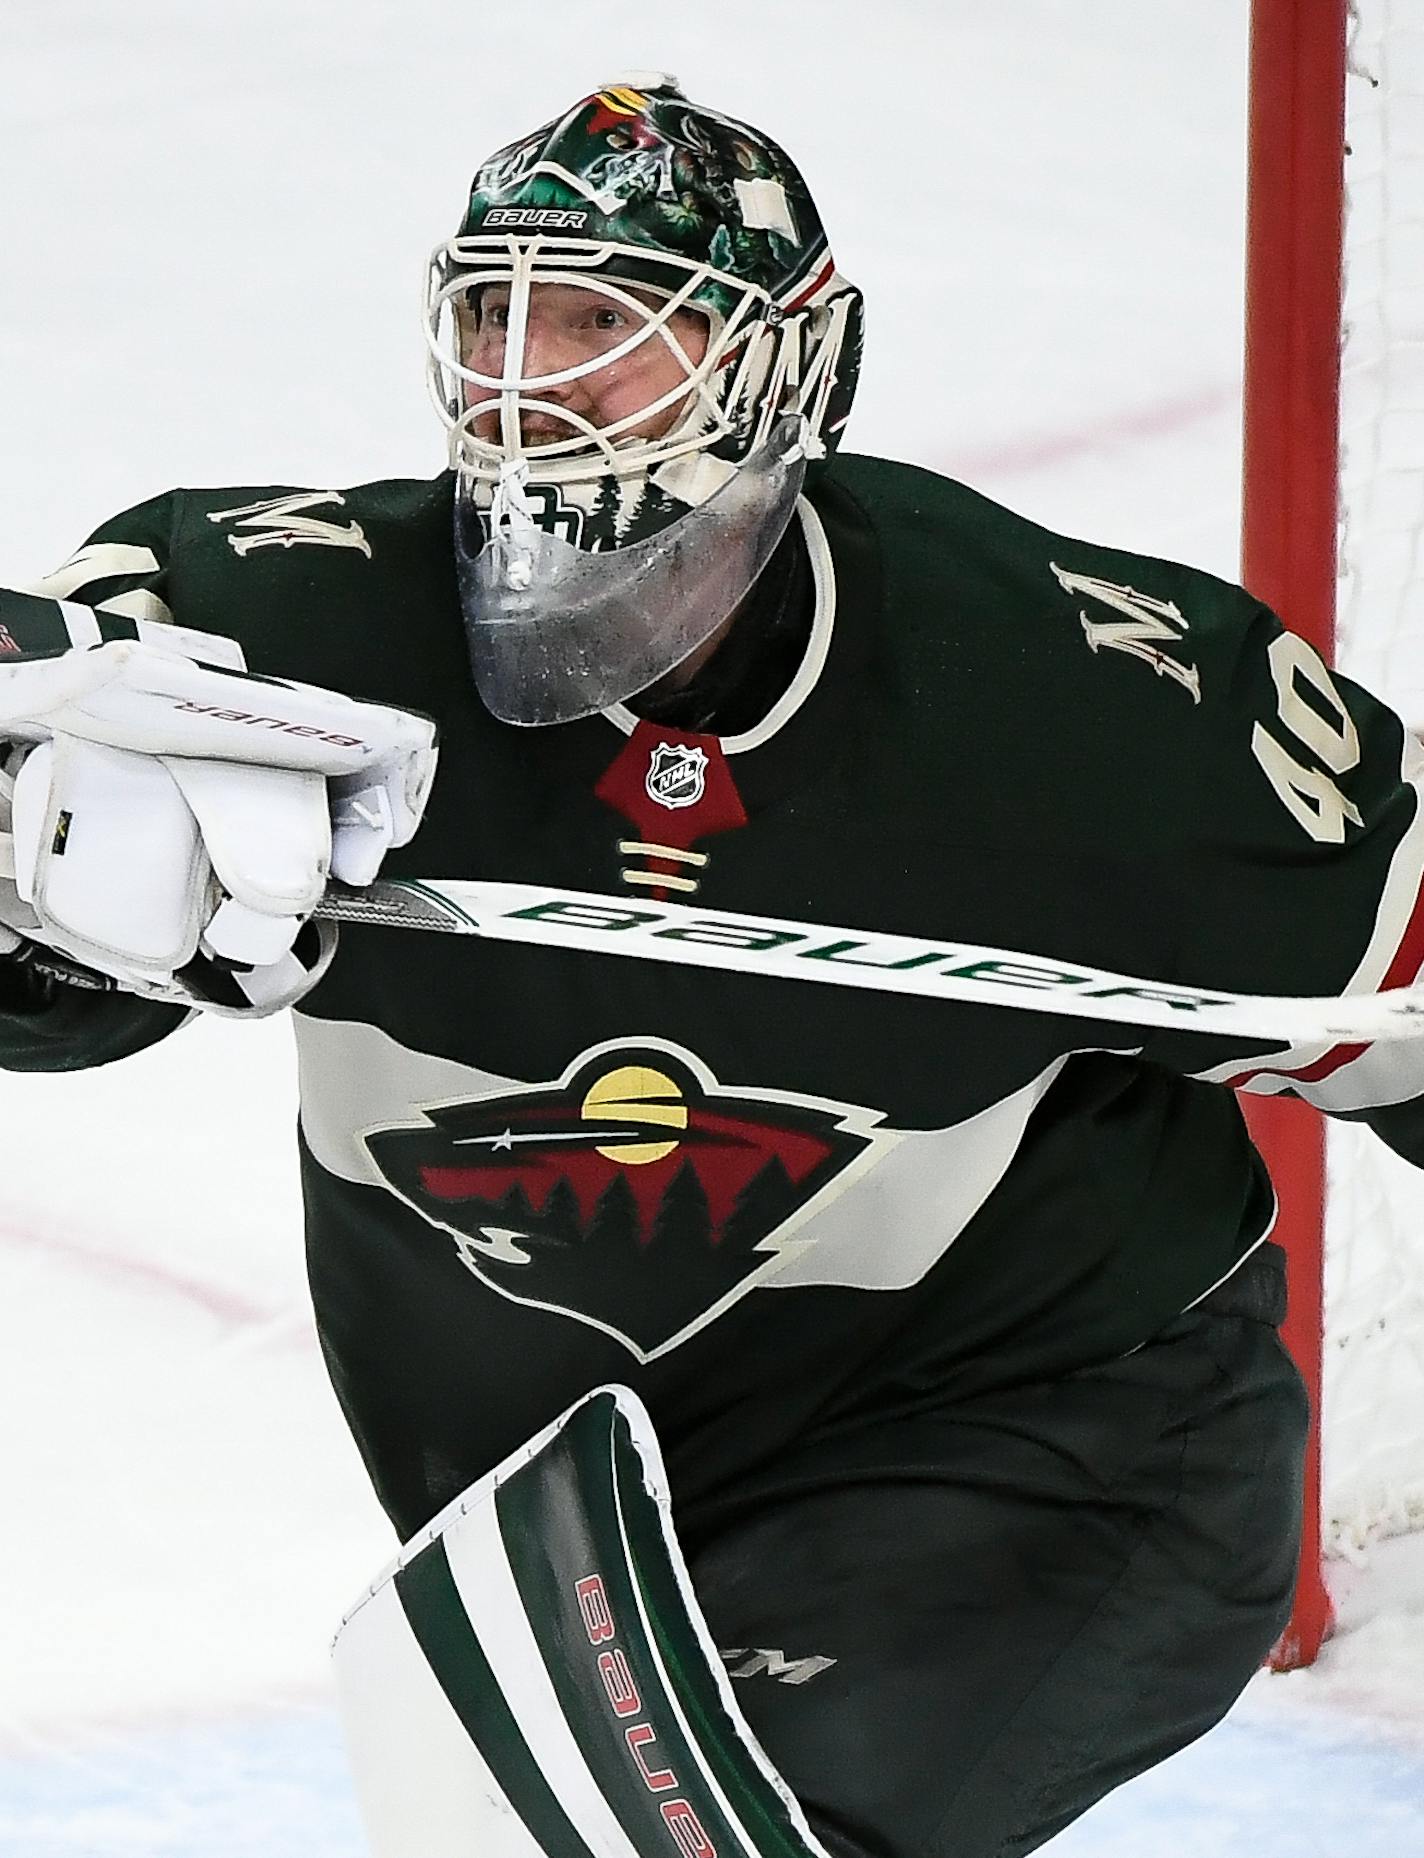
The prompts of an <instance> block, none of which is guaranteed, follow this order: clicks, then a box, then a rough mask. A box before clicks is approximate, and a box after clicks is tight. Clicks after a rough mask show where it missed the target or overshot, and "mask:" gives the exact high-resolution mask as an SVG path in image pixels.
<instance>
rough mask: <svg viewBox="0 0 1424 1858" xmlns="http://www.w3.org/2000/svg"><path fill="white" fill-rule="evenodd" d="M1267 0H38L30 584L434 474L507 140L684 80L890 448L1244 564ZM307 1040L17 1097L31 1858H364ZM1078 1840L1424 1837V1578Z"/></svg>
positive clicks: (6, 1291)
mask: <svg viewBox="0 0 1424 1858" xmlns="http://www.w3.org/2000/svg"><path fill="white" fill-rule="evenodd" d="M1244 39H1245V0H1152V3H1151V4H1150V5H1143V4H1142V0H1093V4H1092V5H1091V6H1085V5H1081V4H1075V3H1070V0H1002V3H1001V4H999V5H996V6H985V5H984V4H983V0H935V3H934V4H930V3H929V0H925V3H924V4H911V3H909V0H901V3H898V4H897V3H895V0H879V3H878V4H877V5H875V6H874V7H873V8H871V7H866V8H861V7H857V6H853V5H848V4H844V3H843V0H814V3H813V0H804V3H793V4H782V5H778V6H770V5H768V4H766V0H720V3H719V4H718V5H716V6H712V5H709V4H705V3H695V0H687V3H686V4H684V5H682V6H681V7H677V8H674V7H670V6H668V5H666V4H654V0H622V3H621V4H620V5H619V6H618V7H616V8H606V9H597V10H595V9H592V8H589V7H588V6H587V5H585V4H582V3H578V0H540V4H538V5H537V6H531V7H507V8H489V7H476V6H471V7H467V8H463V9H461V8H454V7H451V6H449V5H448V4H446V3H445V0H440V4H435V3H434V0H404V4H402V5H401V6H399V7H397V6H392V5H387V4H383V3H382V0H245V3H244V4H242V5H237V4H222V3H219V0H214V3H213V4H210V5H206V6H201V7H200V6H194V5H192V4H191V0H127V4H126V5H124V6H123V7H121V8H116V7H113V6H110V5H107V4H104V3H103V0H5V5H4V7H3V9H0V73H3V77H4V80H5V85H4V87H5V106H4V110H3V112H0V172H3V174H4V175H5V177H6V184H5V186H4V187H3V188H0V253H3V261H0V379H3V407H4V414H5V421H4V428H3V442H0V577H3V578H4V579H9V580H15V579H22V578H24V577H25V576H27V575H32V574H37V573H40V572H43V571H45V570H46V569H47V568H49V567H52V566H53V565H55V563H57V562H58V561H59V560H60V559H62V558H63V557H64V556H65V555H67V554H68V553H69V551H70V550H71V549H72V548H73V547H74V546H75V545H76V544H77V543H78V541H79V540H81V539H82V537H83V535H84V534H85V533H86V532H87V531H88V529H89V528H90V527H91V526H92V525H93V524H94V523H95V522H96V521H98V520H99V519H100V518H101V517H102V516H104V515H105V514H107V513H108V512H110V511H112V510H113V509H116V508H118V507H121V506H123V505H125V504H128V503H131V502H134V501H136V500H137V499H139V498H141V497H143V496H146V495H149V494H152V493H153V492H156V491H158V490H160V489H161V488H163V487H164V486H165V485H167V484H169V483H172V482H188V483H229V484H244V483H253V484H265V483H269V482H289V483H297V484H305V483H318V484H329V483H342V482H354V481H359V480H360V479H362V478H364V477H373V476H381V475H388V474H395V473H402V472H412V473H428V472H431V471H434V470H435V469H437V468H438V466H439V464H440V461H441V440H440V434H439V430H438V426H437V422H436V421H435V419H434V416H433V415H432V414H431V412H430V410H429V408H428V406H427V405H426V402H425V398H424V391H423V387H422V384H421V377H420V367H421V363H420V353H421V351H420V337H419V329H418V325H417V320H416V315H415V299H416V296H417V288H418V282H419V277H420V268H421V262H422V259H423V256H424V253H425V251H426V250H427V249H428V247H429V246H431V245H433V244H434V242H435V241H436V239H437V238H438V237H439V236H441V235H442V233H444V232H445V231H447V230H448V229H449V227H450V226H451V225H452V224H453V222H454V220H455V218H456V217H457V214H458V211H459V207H460V204H461V199H462V193H463V188H464V184H465V182H466V179H467V177H468V174H469V171H470V170H471V168H472V166H473V164H474V161H475V159H476V157H477V156H478V155H480V154H481V153H483V152H485V151H486V150H488V149H489V148H491V147H493V146H495V145H496V144H498V143H500V142H502V141H504V140H507V139H509V138H510V137H512V136H513V135H515V134H516V133H518V132H519V131H520V130H522V129H524V128H526V127H529V126H531V125H532V124H533V123H534V122H536V121H538V120H542V118H543V117H544V116H546V115H547V114H549V113H551V112H552V111H553V110H554V109H555V108H557V107H559V106H561V105H562V104H564V103H565V102H567V101H568V100H570V99H571V98H572V97H574V96H577V95H580V94H583V93H584V92H586V91H587V90H588V89H589V88H591V87H592V86H593V85H594V84H596V83H598V82H600V81H603V80H605V79H608V78H611V77H614V76H616V75H617V73H618V72H619V70H620V67H621V68H627V67H629V66H637V67H641V68H647V67H649V66H652V67H655V68H667V69H671V70H674V71H677V72H678V73H679V74H680V75H681V76H682V78H683V80H684V82H685V84H686V85H687V86H688V88H689V89H690V90H691V91H692V93H693V94H694V95H700V96H702V97H704V98H705V99H707V100H708V101H711V102H715V103H717V104H719V105H721V106H723V107H726V108H728V109H730V110H732V111H734V112H741V113H744V114H746V115H748V116H749V117H751V118H752V119H753V120H756V121H761V122H765V123H766V125H767V126H768V127H769V128H771V129H772V131H773V132H774V133H776V134H777V135H778V136H779V138H780V139H781V140H783V141H785V142H786V143H787V144H788V145H789V147H790V148H791V149H792V150H793V151H794V152H795V153H796V155H797V156H798V158H799V159H800V160H801V162H802V164H803V166H804V167H805V169H806V171H807V173H808V175H809V177H810V180H811V183H812V185H813V188H814V190H815V191H816V193H817V196H818V198H819V199H820V201H821V204H822V206H823V210H824V212H825V214H826V217H827V219H828V221H829V222H830V225H831V228H832V232H833V235H834V238H835V244H836V248H837V252H838V255H839V257H840V260H841V263H842V265H843V267H844V268H845V269H846V270H847V271H848V272H849V273H850V274H851V275H852V276H854V277H855V278H856V279H857V281H859V282H860V283H862V285H863V286H864V287H865V288H866V289H867V292H868V294H869V298H870V348H869V353H868V358H867V364H866V370H865V375H864V385H863V391H862V399H861V404H860V408H859V411H858V413H857V416H856V420H855V424H854V426H853V428H852V433H853V442H854V443H855V445H856V446H857V447H858V448H860V449H863V450H872V451H873V450H882V451H890V452H893V453H895V454H897V455H900V456H904V457H910V458H914V459H917V460H919V461H921V462H924V463H926V464H930V465H933V466H936V467H939V468H944V469H948V470H951V471H957V472H959V473H961V474H963V475H967V476H970V477H971V478H972V479H973V481H974V482H976V483H977V484H978V485H980V487H982V488H984V489H986V490H987V491H989V492H990V493H991V494H994V495H997V496H1000V497H1002V498H1003V499H1004V500H1006V501H1008V502H1010V503H1012V504H1014V505H1015V506H1016V507H1018V508H1021V509H1023V510H1025V511H1026V512H1028V513H1029V514H1031V515H1033V516H1035V517H1037V518H1039V519H1040V520H1042V521H1045V522H1047V523H1049V524H1051V525H1054V526H1056V527H1061V528H1063V529H1066V530H1067V531H1068V532H1070V533H1092V534H1093V535H1095V536H1098V537H1100V538H1102V539H1105V540H1111V541H1114V542H1117V543H1120V544H1122V545H1124V546H1129V547H1136V548H1141V549H1145V550H1148V551H1152V552H1159V553H1164V554H1170V555H1176V556H1182V557H1185V558H1187V559H1190V560H1193V561H1196V562H1199V563H1201V564H1203V565H1205V566H1207V567H1209V568H1212V569H1214V570H1215V571H1217V572H1220V573H1223V574H1228V575H1229V574H1231V573H1233V571H1234V559H1235V547H1236V534H1235V508H1236V488H1235V486H1236V477H1237V469H1238V458H1237V436H1236V423H1237V402H1238V395H1239V385H1238V375H1239V362H1238V355H1239V346H1240V344H1239V323H1240V247H1241V231H1240V219H1241V184H1242V160H1241V150H1242V137H1243V115H1244ZM293 1115H294V1101H293V1089H292V1079H291V1066H290V1052H289V1039H288V1035H287V1033H286V1031H285V1029H284V1028H283V1027H281V1026H271V1025H265V1026H262V1027H256V1028H253V1027H233V1026H231V1025H215V1024H205V1025H201V1026H198V1027H195V1028H193V1029H190V1030H188V1031H185V1032H184V1033H183V1034H182V1035H180V1036H179V1037H178V1038H175V1039H173V1040H171V1041H169V1043H168V1044H167V1045H166V1046H165V1047H163V1048H160V1049H158V1050H156V1051H153V1052H150V1053H146V1054H144V1055H142V1056H141V1057H139V1058H137V1059H134V1060H131V1061H129V1062H128V1063H126V1064H125V1065H123V1066H121V1067H118V1068H116V1069H113V1070H110V1071H101V1072H96V1073H90V1074H87V1075H84V1076H76V1077H67V1078H66V1077H56V1078H18V1077H12V1078H0V1129H2V1130H3V1150H0V1153H3V1173H0V1283H2V1284H3V1295H2V1296H0V1462H3V1464H4V1466H5V1486H4V1489H5V1515H4V1523H5V1527H4V1532H3V1536H0V1541H3V1550H0V1570H3V1580H0V1648H3V1655H0V1854H3V1858H20V1854H24V1858H49V1854H55V1855H58V1854H65V1855H66V1858H69V1855H70V1854H84V1855H85V1858H90V1855H91V1854H94V1855H105V1858H107V1854H120V1853H123V1854H128V1853H135V1854H137V1853H143V1854H146V1855H148V1854H152V1855H158V1854H162V1855H163V1858H168V1855H169V1854H171V1855H172V1858H198V1855H199V1854H201V1855H202V1858H229V1855H231V1858H246V1854H249V1853H257V1852H261V1853H262V1854H263V1855H264V1858H287V1854H291V1855H292V1858H296V1855H297V1854H299V1853H300V1854H302V1858H326V1854H328V1853H329V1854H332V1855H333V1858H335V1855H336V1854H352V1853H355V1852H356V1851H358V1850H359V1838H358V1834H357V1831H356V1827H355V1821H354V1817H353V1813H352V1808H351V1805H350V1795H349V1789H348V1787H347V1785H346V1782H345V1780H344V1777H343V1771H342V1765H341V1760H340V1756H339V1750H338V1747H337V1739H336V1731H335V1727H334V1719H333V1717H332V1715H331V1706H330V1695H329V1689H328V1679H327V1675H326V1647H327V1641H328V1638H329V1634H330V1631H331V1629H332V1627H333V1626H334V1623H335V1621H336V1619H337V1617H338V1616H339V1614H340V1612H341V1610H342V1608H343V1607H344V1606H345V1605H346V1603H347V1602H348V1601H349V1600H350V1598H351V1597H352V1595H353V1594H354V1592H355V1591H356V1590H357V1588H358V1587H359V1586H360V1584H361V1583H362V1581H363V1580H364V1579H365V1578H366V1577H367V1576H368V1575H369V1574H371V1573H372V1572H374V1571H375V1569H376V1568H377V1567H378V1566H379V1565H380V1564H381V1563H382V1562H383V1561H384V1560H385V1559H386V1558H387V1555H388V1553H389V1550H390V1542H389V1538H388V1535H387V1531H386V1527H385V1524H384V1522H383V1521H382V1519H381V1518H380V1516H379V1515H378V1513H377V1511H376V1508H375V1505H374V1503H373V1502H372V1500H371V1498H370V1496H369V1495H368V1493H367V1490H366V1487H365V1483H364V1479H363V1476H362V1473H361V1471H360V1468H359V1465H358V1463H357V1460H356V1455H355V1452H354V1450H353V1449H352V1447H351V1445H350V1443H349V1442H348V1440H347V1438H346V1436H345V1433H344V1431H343V1428H342V1426H341V1422H340V1420H339V1417H338V1415H337V1412H336V1408H335V1403H334V1401H333V1399H332V1396H331V1394H330V1392H329V1390H328V1389H327V1387H326V1384H325V1381H324V1378H323V1375H322V1371H321V1367H320V1363H319V1361H318V1359H317V1356H316V1351H315V1347H314V1343H313V1340H312V1335H311V1330H310V1324H309V1320H308V1317H307V1314H306V1309H305V1302H304V1293H303V1284H302V1264H301V1240H300V1218H299V1208H298V1202H297V1196H296V1188H295V1169H294V1163H293V1156H292V1148H291V1141H290V1126H291V1122H292V1118H293ZM1350 1578H1351V1590H1350V1592H1349V1594H1348V1595H1347V1596H1346V1608H1345V1625H1346V1629H1345V1631H1344V1632H1343V1633H1342V1635H1341V1637H1340V1638H1339V1639H1338V1640H1337V1641H1336V1643H1335V1644H1334V1645H1333V1646H1332V1647H1331V1648H1330V1649H1329V1651H1328V1652H1327V1654H1326V1657H1325V1659H1324V1660H1323V1661H1322V1664H1321V1666H1320V1667H1319V1668H1318V1670H1316V1671H1314V1672H1311V1673H1307V1674H1301V1675H1299V1676H1296V1677H1292V1678H1289V1679H1269V1678H1263V1679H1261V1680H1258V1682H1257V1683H1256V1684H1255V1685H1253V1687H1252V1689H1251V1690H1250V1691H1249V1692H1248V1694H1247V1697H1246V1698H1245V1699H1244V1700H1243V1703H1242V1704H1241V1705H1240V1706H1239V1708H1238V1710H1237V1712H1236V1713H1235V1715H1234V1716H1233V1718H1232V1719H1231V1720H1230V1722H1229V1723H1228V1724H1227V1725H1226V1726H1225V1727H1224V1728H1223V1729H1222V1730H1221V1731H1218V1732H1217V1733H1216V1734H1215V1735H1213V1736H1212V1737H1210V1738H1208V1740H1207V1741H1206V1743H1204V1744H1203V1745H1202V1746H1201V1747H1199V1748H1198V1749H1196V1750H1193V1751H1191V1752H1189V1754H1188V1755H1186V1756H1184V1757H1182V1758H1181V1759H1180V1760H1179V1761H1177V1762H1174V1763H1171V1764H1168V1765H1167V1766H1166V1767H1165V1768H1164V1769H1162V1770H1160V1771H1159V1772H1158V1773H1157V1774H1156V1775H1153V1776H1151V1777H1149V1778H1148V1779H1147V1780H1145V1781H1143V1782H1142V1783H1140V1784H1139V1785H1138V1786H1137V1787H1135V1788H1132V1789H1128V1790H1125V1791H1124V1792H1123V1793H1122V1794H1121V1795H1120V1796H1118V1797H1117V1799H1115V1800H1114V1801H1112V1802H1110V1803H1108V1804H1107V1805H1106V1806H1105V1807H1104V1808H1103V1809H1101V1810H1100V1812H1099V1813H1098V1814H1095V1815H1094V1816H1093V1818H1092V1819H1091V1820H1089V1821H1088V1822H1085V1824H1084V1825H1083V1826H1080V1827H1079V1828H1077V1829H1075V1830H1074V1831H1072V1832H1070V1833H1069V1834H1068V1835H1066V1836H1065V1838H1064V1840H1063V1842H1062V1844H1061V1847H1060V1848H1058V1849H1061V1850H1062V1851H1063V1852H1065V1853H1067V1852H1069V1851H1079V1852H1082V1853H1084V1854H1087V1853H1090V1852H1092V1853H1096V1854H1098V1855H1099V1858H1107V1855H1115V1854H1118V1853H1122V1854H1124V1858H1126V1854H1128V1853H1129V1852H1130V1853H1132V1854H1133V1855H1134V1858H1141V1854H1144V1853H1153V1852H1157V1851H1166V1850H1171V1851H1172V1852H1173V1853H1174V1854H1176V1855H1177V1858H1195V1854H1197V1853H1202V1854H1206V1853H1211V1854H1213V1855H1214V1858H1234V1855H1235V1854H1238V1853H1240V1854H1243V1855H1244V1854H1245V1853H1247V1852H1250V1853H1252V1854H1255V1855H1256V1858H1262V1855H1263V1854H1265V1855H1267V1858H1269V1854H1272V1853H1277V1852H1279V1853H1282V1854H1284V1853H1287V1852H1288V1853H1290V1854H1291V1858H1303V1855H1304V1854H1314V1853H1321V1854H1325V1853H1330V1854H1331V1855H1332V1858H1334V1855H1335V1854H1339V1853H1344V1852H1348V1853H1349V1854H1350V1858H1375V1854H1381V1855H1383V1854H1385V1853H1389V1854H1390V1858H1398V1855H1399V1854H1403V1853H1406V1852H1410V1851H1424V1620H1421V1595H1424V1559H1421V1556H1420V1554H1419V1544H1418V1543H1401V1544H1395V1545H1389V1547H1388V1549H1387V1550H1382V1551H1380V1553H1379V1554H1378V1555H1377V1556H1376V1558H1375V1561H1374V1563H1373V1565H1372V1566H1371V1567H1370V1568H1369V1569H1367V1570H1366V1571H1364V1572H1363V1573H1361V1574H1354V1573H1353V1572H1352V1574H1351V1577H1350Z"/></svg>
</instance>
